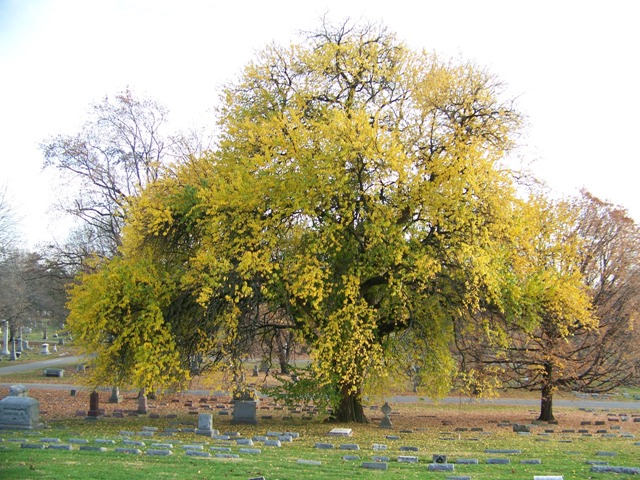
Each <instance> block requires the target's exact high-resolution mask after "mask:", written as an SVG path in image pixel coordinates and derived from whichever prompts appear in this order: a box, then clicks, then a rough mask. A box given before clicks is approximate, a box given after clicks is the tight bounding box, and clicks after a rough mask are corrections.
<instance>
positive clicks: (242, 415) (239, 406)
mask: <svg viewBox="0 0 640 480" xmlns="http://www.w3.org/2000/svg"><path fill="white" fill-rule="evenodd" d="M256 410H257V402H256V401H255V400H236V402H235V403H234V404H233V415H232V419H231V423H232V424H239V423H243V424H248V425H257V424H258V416H257V413H256Z"/></svg>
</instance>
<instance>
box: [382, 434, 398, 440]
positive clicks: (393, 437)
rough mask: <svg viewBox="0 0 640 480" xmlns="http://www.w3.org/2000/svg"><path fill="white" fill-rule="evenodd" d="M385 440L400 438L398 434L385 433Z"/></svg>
mask: <svg viewBox="0 0 640 480" xmlns="http://www.w3.org/2000/svg"><path fill="white" fill-rule="evenodd" d="M384 438H386V439H387V440H400V437H399V436H398V435H385V437H384Z"/></svg>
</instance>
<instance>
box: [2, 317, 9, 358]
mask: <svg viewBox="0 0 640 480" xmlns="http://www.w3.org/2000/svg"><path fill="white" fill-rule="evenodd" d="M2 323H4V326H3V327H2V334H3V337H4V342H3V344H2V352H0V354H1V355H9V321H8V320H4V321H3V322H2Z"/></svg>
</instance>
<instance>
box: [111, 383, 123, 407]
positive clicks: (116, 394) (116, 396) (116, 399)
mask: <svg viewBox="0 0 640 480" xmlns="http://www.w3.org/2000/svg"><path fill="white" fill-rule="evenodd" d="M121 401H122V396H121V395H120V389H119V388H118V387H113V388H112V389H111V396H110V397H109V403H120V402H121Z"/></svg>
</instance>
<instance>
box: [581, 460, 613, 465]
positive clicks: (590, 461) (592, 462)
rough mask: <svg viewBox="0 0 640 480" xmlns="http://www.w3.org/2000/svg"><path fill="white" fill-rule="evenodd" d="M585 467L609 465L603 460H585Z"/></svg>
mask: <svg viewBox="0 0 640 480" xmlns="http://www.w3.org/2000/svg"><path fill="white" fill-rule="evenodd" d="M586 463H587V465H609V462H605V461H604V460H587V462H586Z"/></svg>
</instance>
